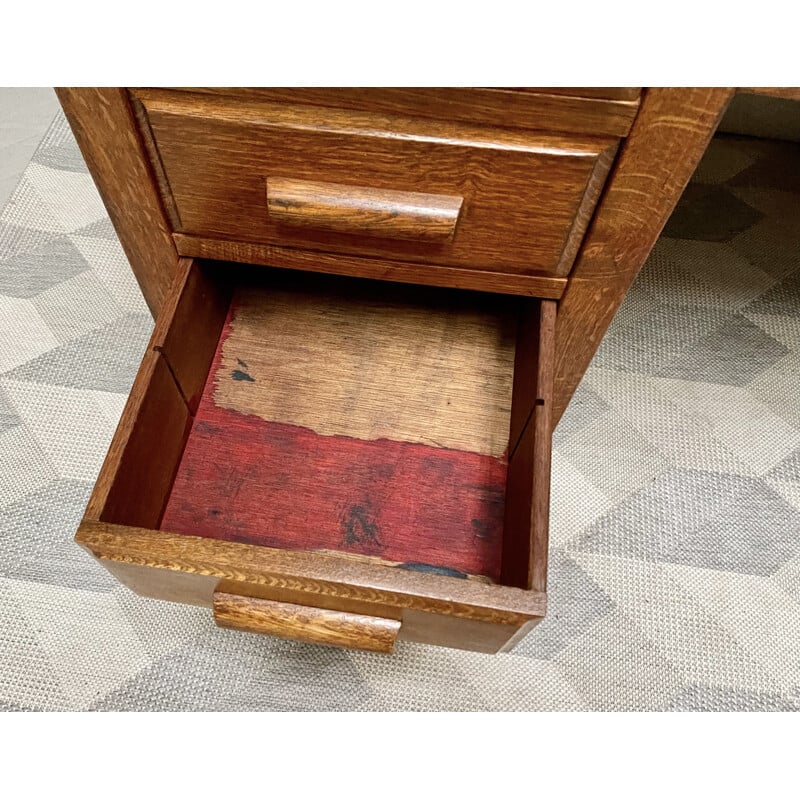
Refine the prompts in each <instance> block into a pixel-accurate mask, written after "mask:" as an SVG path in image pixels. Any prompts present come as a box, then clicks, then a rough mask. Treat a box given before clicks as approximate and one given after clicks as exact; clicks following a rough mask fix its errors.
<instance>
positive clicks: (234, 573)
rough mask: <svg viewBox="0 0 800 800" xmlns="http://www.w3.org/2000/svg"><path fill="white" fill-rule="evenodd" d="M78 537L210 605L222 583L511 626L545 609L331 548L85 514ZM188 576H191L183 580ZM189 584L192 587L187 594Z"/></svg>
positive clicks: (149, 582)
mask: <svg viewBox="0 0 800 800" xmlns="http://www.w3.org/2000/svg"><path fill="white" fill-rule="evenodd" d="M76 541H78V543H79V544H82V545H83V546H84V547H86V548H87V549H88V550H89V551H90V552H91V553H92V554H93V555H95V556H96V557H97V558H100V559H101V560H103V561H104V562H106V561H107V562H113V563H117V564H121V565H131V566H139V567H146V568H147V569H145V570H140V571H132V572H128V573H127V574H126V575H125V582H126V583H127V585H129V586H130V587H131V588H133V589H134V590H135V591H137V592H140V593H142V594H145V595H147V596H159V597H160V596H163V594H164V593H166V587H168V586H170V585H173V588H174V586H175V585H178V584H180V587H179V590H178V592H176V593H173V594H172V595H171V596H170V597H169V598H166V599H173V600H174V599H177V598H178V597H179V596H187V595H188V596H190V597H191V600H189V602H194V603H196V604H199V605H205V606H209V607H210V606H211V603H212V597H213V592H214V590H215V588H216V586H217V585H218V584H219V583H220V582H224V585H223V586H221V587H220V590H222V591H226V592H230V593H232V594H237V595H243V596H248V597H263V598H265V599H272V600H281V601H282V600H284V596H283V595H282V592H283V591H284V590H301V591H302V592H303V593H304V594H305V595H306V596H307V598H308V601H309V604H311V601H312V600H313V605H315V606H317V607H319V608H333V609H336V610H341V611H350V610H354V613H369V612H364V611H362V610H355V609H354V608H353V604H357V603H359V602H361V603H368V604H370V608H374V609H377V608H381V609H385V611H386V614H385V615H386V616H390V613H389V610H390V609H392V608H394V609H399V610H400V612H402V610H404V609H406V608H411V609H416V610H419V611H428V612H430V613H434V614H445V615H452V616H454V617H461V618H465V619H477V620H483V621H485V622H492V623H498V624H502V625H512V626H515V627H517V626H519V625H524V624H525V623H526V622H527V621H528V620H530V619H533V618H536V617H542V616H544V611H545V596H544V594H543V593H541V592H529V591H525V590H523V589H517V588H514V587H510V586H499V585H495V584H484V583H480V582H478V581H464V580H460V579H458V578H449V577H444V576H440V575H430V574H423V573H417V572H411V571H407V570H400V569H390V568H386V567H384V566H381V565H375V564H369V563H364V562H360V561H355V560H353V559H348V558H344V557H339V556H336V555H332V554H320V553H307V552H303V551H287V550H276V549H273V548H268V547H257V546H255V545H247V544H239V543H235V542H223V541H220V540H217V539H205V538H202V537H199V536H183V535H179V534H170V533H167V532H164V531H156V530H150V529H145V528H133V527H128V526H121V525H111V524H109V523H105V522H99V521H96V520H90V519H85V520H84V521H83V522H82V523H81V525H80V527H79V529H78V533H77V536H76ZM113 563H109V566H113ZM187 575H192V576H194V580H191V581H188V580H186V576H187ZM209 578H210V579H211V580H209ZM173 579H176V581H177V583H175V584H173ZM190 585H194V586H195V587H196V593H195V594H194V595H193V596H192V595H191V590H190V588H189V587H190ZM156 591H157V592H158V593H157V594H156ZM287 602H291V601H287ZM360 608H361V609H363V606H361V607H360Z"/></svg>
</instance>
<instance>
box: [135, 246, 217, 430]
mask: <svg viewBox="0 0 800 800" xmlns="http://www.w3.org/2000/svg"><path fill="white" fill-rule="evenodd" d="M231 292H232V286H231V284H230V282H229V281H226V280H225V279H224V273H223V274H222V276H221V274H220V271H219V270H213V271H212V270H211V268H210V267H208V266H207V265H205V264H202V263H199V262H195V261H194V260H193V259H187V258H182V259H181V260H180V262H179V264H178V268H177V270H176V278H175V281H174V282H173V286H172V287H171V288H170V290H169V292H168V293H167V296H166V298H165V300H164V303H163V305H162V313H161V314H159V317H158V319H157V320H156V325H155V328H154V330H153V335H152V337H151V339H150V345H149V347H150V349H151V350H157V351H159V352H160V353H161V354H162V355H163V356H164V359H165V361H166V363H167V366H168V367H169V369H170V371H171V372H172V374H173V377H174V379H175V383H176V384H177V387H178V389H179V391H180V393H181V394H182V396H183V398H184V400H185V402H186V405H187V406H188V408H189V410H190V412H191V413H192V414H194V412H195V411H196V410H197V405H198V403H199V402H200V395H201V394H202V393H203V387H204V386H205V385H206V379H207V378H208V372H209V369H210V368H211V362H212V360H213V358H214V353H215V352H216V349H217V344H218V342H219V337H220V334H221V333H222V328H223V325H224V324H225V320H226V318H227V316H228V309H229V308H230V299H231Z"/></svg>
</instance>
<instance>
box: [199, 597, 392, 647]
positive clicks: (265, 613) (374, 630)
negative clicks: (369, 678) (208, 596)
mask: <svg viewBox="0 0 800 800" xmlns="http://www.w3.org/2000/svg"><path fill="white" fill-rule="evenodd" d="M214 621H215V622H216V623H217V625H219V626H220V627H221V628H233V629H234V630H238V631H247V632H248V633H266V634H269V635H270V636H281V637H283V638H284V639H297V640H299V641H301V642H311V643H312V644H329V645H335V646H337V647H351V648H356V649H358V650H376V651H378V652H380V653H391V652H392V651H393V650H394V642H395V639H396V638H397V633H398V631H399V630H400V620H397V619H383V618H381V617H366V616H363V615H362V614H350V613H347V612H345V611H328V610H327V609H323V608H313V607H312V606H298V605H295V604H294V603H279V602H277V601H275V600H262V599H260V598H255V597H242V596H240V595H235V594H226V593H224V592H214Z"/></svg>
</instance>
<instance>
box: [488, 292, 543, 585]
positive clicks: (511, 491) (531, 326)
mask: <svg viewBox="0 0 800 800" xmlns="http://www.w3.org/2000/svg"><path fill="white" fill-rule="evenodd" d="M555 326H556V304H555V303H554V302H553V301H542V302H541V303H539V304H530V305H529V306H528V308H527V309H526V314H525V315H524V316H523V318H522V320H521V324H520V335H519V338H518V344H517V351H516V361H515V365H514V372H515V386H514V390H515V393H516V394H517V396H516V397H515V398H514V413H513V414H512V425H511V442H512V447H513V450H512V452H511V457H510V459H509V463H508V471H507V483H506V505H505V525H504V527H505V535H504V539H503V561H502V563H503V569H502V574H501V577H500V580H501V581H502V583H504V584H505V585H507V586H519V587H522V588H526V589H533V590H535V591H541V592H544V591H545V589H546V586H547V554H548V531H549V515H550V458H551V449H552V409H553V393H552V392H553V361H554V344H555ZM518 409H519V410H521V411H522V412H523V413H522V414H520V413H518ZM526 410H529V411H528V414H527V417H524V416H523V415H524V412H525V411H526ZM520 428H521V430H520ZM518 431H519V432H518Z"/></svg>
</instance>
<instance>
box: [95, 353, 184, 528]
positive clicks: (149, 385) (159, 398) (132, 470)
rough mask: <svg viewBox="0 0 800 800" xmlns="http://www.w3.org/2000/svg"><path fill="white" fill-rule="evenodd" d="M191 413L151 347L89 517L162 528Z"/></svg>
mask: <svg viewBox="0 0 800 800" xmlns="http://www.w3.org/2000/svg"><path fill="white" fill-rule="evenodd" d="M190 422H191V417H190V414H189V409H188V408H187V407H186V404H185V402H184V400H183V397H182V396H181V394H180V392H179V391H178V388H177V386H176V384H175V381H174V379H173V377H172V373H171V372H170V370H169V367H168V366H167V364H166V362H165V361H164V359H163V357H162V356H161V354H160V353H158V352H156V351H154V350H148V351H147V353H146V354H145V356H144V359H143V361H142V366H141V368H140V369H139V372H138V373H137V376H136V380H135V381H134V385H133V388H132V389H131V394H130V396H129V398H128V402H127V403H126V404H125V408H124V410H123V412H122V417H121V418H120V422H119V425H118V426H117V430H116V432H115V434H114V437H113V439H112V441H111V446H110V447H109V451H108V454H107V455H106V459H105V461H104V463H103V467H102V469H101V470H100V474H99V476H98V478H97V482H96V483H95V486H94V490H93V492H92V496H91V498H90V500H89V505H88V508H87V512H86V513H87V515H89V516H91V517H95V518H100V519H105V520H108V521H110V522H121V521H124V522H125V523H126V524H130V525H141V526H143V527H153V528H154V527H157V526H158V524H159V522H160V520H161V514H162V512H163V510H164V506H165V504H166V502H167V497H168V496H169V492H170V489H171V488H172V481H173V479H174V477H175V472H176V470H177V467H178V460H179V458H180V455H181V452H182V451H183V446H184V443H185V441H186V436H187V434H188V431H189V426H190Z"/></svg>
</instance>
